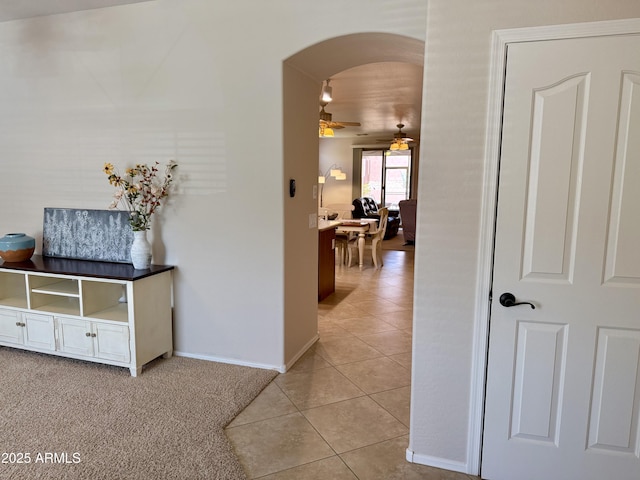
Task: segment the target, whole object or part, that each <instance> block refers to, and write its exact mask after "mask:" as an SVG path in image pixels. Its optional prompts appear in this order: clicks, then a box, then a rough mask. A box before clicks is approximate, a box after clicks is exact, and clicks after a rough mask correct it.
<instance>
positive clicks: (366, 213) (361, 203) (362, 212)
mask: <svg viewBox="0 0 640 480" xmlns="http://www.w3.org/2000/svg"><path fill="white" fill-rule="evenodd" d="M353 207H354V209H353V214H352V215H353V218H375V219H380V214H379V212H378V204H377V203H376V201H375V200H374V199H373V198H371V197H361V198H356V199H355V200H354V201H353ZM398 228H400V217H398V216H397V212H396V215H392V214H391V212H389V217H388V219H387V229H386V233H385V235H384V239H385V240H389V239H390V238H393V237H395V236H396V235H397V234H398Z"/></svg>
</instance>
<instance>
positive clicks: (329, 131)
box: [318, 123, 335, 137]
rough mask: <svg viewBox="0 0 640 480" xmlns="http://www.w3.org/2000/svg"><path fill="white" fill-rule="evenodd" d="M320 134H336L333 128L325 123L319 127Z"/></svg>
mask: <svg viewBox="0 0 640 480" xmlns="http://www.w3.org/2000/svg"><path fill="white" fill-rule="evenodd" d="M318 135H319V136H320V137H333V136H334V135H335V134H334V132H333V128H330V127H327V126H326V125H325V124H323V123H320V128H319V129H318Z"/></svg>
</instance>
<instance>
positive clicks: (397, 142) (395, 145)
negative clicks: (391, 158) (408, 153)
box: [377, 123, 414, 150]
mask: <svg viewBox="0 0 640 480" xmlns="http://www.w3.org/2000/svg"><path fill="white" fill-rule="evenodd" d="M396 127H398V131H397V132H396V133H394V134H393V139H379V140H377V141H378V142H384V143H391V145H390V146H389V149H390V150H407V149H408V148H409V142H413V141H414V140H413V138H411V137H409V135H407V134H406V133H405V132H403V131H402V129H403V128H404V123H399V124H397V125H396Z"/></svg>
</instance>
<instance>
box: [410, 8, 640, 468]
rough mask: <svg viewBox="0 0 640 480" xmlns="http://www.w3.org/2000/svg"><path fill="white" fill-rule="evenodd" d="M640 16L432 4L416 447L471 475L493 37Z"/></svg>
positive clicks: (636, 11) (626, 11)
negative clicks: (474, 355) (493, 33)
mask: <svg viewBox="0 0 640 480" xmlns="http://www.w3.org/2000/svg"><path fill="white" fill-rule="evenodd" d="M630 17H640V3H639V2H637V1H629V0H609V1H607V2H602V1H600V0H564V1H562V2H557V1H555V0H540V1H537V2H531V1H529V0H494V1H492V2H478V1H475V0H460V1H456V2H451V1H449V0H429V9H428V23H427V41H426V49H427V51H426V67H425V75H426V83H425V94H424V98H423V123H422V125H423V127H422V132H421V147H422V150H421V155H422V158H423V159H424V161H423V162H422V163H421V169H420V187H419V198H420V203H419V211H418V218H417V221H418V228H417V236H416V238H417V245H416V285H415V311H414V319H415V322H414V323H415V325H414V337H413V338H414V357H413V391H412V418H411V437H410V450H411V451H413V452H414V453H415V457H414V458H415V459H416V460H418V461H420V462H423V463H429V464H432V465H437V466H442V467H444V468H450V469H456V470H462V471H467V472H469V473H477V472H472V471H470V470H469V466H470V464H471V463H472V457H473V456H474V455H475V452H471V451H470V450H469V448H468V442H469V440H470V438H471V435H472V434H473V433H472V432H470V431H469V428H470V424H469V421H470V418H469V407H470V399H469V397H470V394H471V391H470V387H471V385H472V382H473V380H474V379H473V378H471V373H472V369H471V364H472V361H473V359H472V339H473V332H474V316H475V301H476V299H475V295H476V275H477V268H478V260H479V259H478V247H479V245H478V237H479V223H480V207H481V203H482V189H483V161H484V159H483V155H484V142H485V129H486V114H487V94H488V88H489V85H488V80H489V57H490V39H491V31H492V30H495V29H504V28H515V27H524V26H539V25H549V24H563V23H573V22H585V21H594V20H608V19H618V18H630Z"/></svg>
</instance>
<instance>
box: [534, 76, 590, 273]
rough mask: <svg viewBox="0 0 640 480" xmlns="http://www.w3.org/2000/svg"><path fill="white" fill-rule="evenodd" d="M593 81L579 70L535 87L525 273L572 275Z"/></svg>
mask: <svg viewBox="0 0 640 480" xmlns="http://www.w3.org/2000/svg"><path fill="white" fill-rule="evenodd" d="M588 86H589V79H588V76H586V75H577V76H572V77H569V78H567V79H562V80H561V81H559V82H556V83H555V84H554V85H551V86H546V87H543V88H539V89H537V90H536V91H535V92H533V109H532V115H531V125H532V129H533V131H532V133H531V155H530V157H531V158H530V162H529V167H528V182H527V191H528V198H527V203H528V208H527V212H526V213H527V216H526V224H525V233H524V239H525V248H524V259H523V277H524V278H530V279H554V280H559V281H567V282H570V281H571V274H572V271H573V269H572V267H573V261H574V258H575V250H574V246H575V244H574V243H573V242H572V239H573V238H574V236H575V228H576V221H575V220H576V219H575V217H576V211H575V206H576V203H577V202H576V200H577V196H578V194H579V191H578V185H579V180H580V179H579V178H578V172H580V171H581V166H582V160H583V156H582V149H581V148H579V147H580V146H581V145H582V144H583V143H584V138H585V131H584V130H585V122H584V109H585V103H586V98H587V97H586V93H587V91H588ZM576 147H578V148H576Z"/></svg>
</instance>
